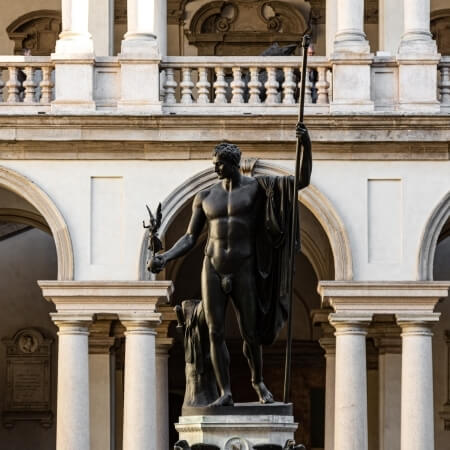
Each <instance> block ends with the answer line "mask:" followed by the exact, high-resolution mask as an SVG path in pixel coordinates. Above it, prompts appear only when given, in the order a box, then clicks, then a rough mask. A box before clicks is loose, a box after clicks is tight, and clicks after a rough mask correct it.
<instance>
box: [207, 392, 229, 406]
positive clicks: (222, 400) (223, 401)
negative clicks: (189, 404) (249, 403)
mask: <svg viewBox="0 0 450 450" xmlns="http://www.w3.org/2000/svg"><path fill="white" fill-rule="evenodd" d="M233 405H234V402H233V397H232V396H231V393H228V394H224V395H222V396H221V397H219V398H218V399H217V400H216V401H214V402H212V403H210V404H209V406H210V407H216V406H233Z"/></svg>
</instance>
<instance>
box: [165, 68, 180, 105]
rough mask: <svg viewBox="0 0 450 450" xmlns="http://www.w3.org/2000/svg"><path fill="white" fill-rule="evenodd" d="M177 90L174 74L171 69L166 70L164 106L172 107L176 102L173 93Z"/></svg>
mask: <svg viewBox="0 0 450 450" xmlns="http://www.w3.org/2000/svg"><path fill="white" fill-rule="evenodd" d="M176 89H177V82H176V81H175V72H174V70H173V69H172V68H167V69H166V79H165V82H164V93H165V98H164V103H165V104H166V105H173V104H175V103H176V102H177V98H176V97H175V92H176Z"/></svg>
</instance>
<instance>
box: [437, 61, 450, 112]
mask: <svg viewBox="0 0 450 450" xmlns="http://www.w3.org/2000/svg"><path fill="white" fill-rule="evenodd" d="M438 69H439V82H438V88H439V91H438V94H439V99H440V101H441V107H442V108H448V109H450V56H443V57H442V59H441V61H440V63H439V65H438Z"/></svg>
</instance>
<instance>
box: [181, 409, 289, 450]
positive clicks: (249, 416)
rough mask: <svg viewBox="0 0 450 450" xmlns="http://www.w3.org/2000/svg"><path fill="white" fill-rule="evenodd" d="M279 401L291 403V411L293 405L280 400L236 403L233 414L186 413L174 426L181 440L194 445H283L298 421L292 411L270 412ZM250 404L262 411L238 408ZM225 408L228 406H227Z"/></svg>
mask: <svg viewBox="0 0 450 450" xmlns="http://www.w3.org/2000/svg"><path fill="white" fill-rule="evenodd" d="M276 405H278V406H279V405H282V406H284V407H287V406H291V408H290V409H291V411H292V405H285V404H280V403H275V404H272V405H260V404H259V403H245V404H244V403H242V404H239V403H237V404H235V406H234V407H230V409H232V410H234V411H236V412H235V413H234V414H226V413H224V414H222V413H221V414H217V415H206V414H202V413H201V414H200V415H191V416H186V415H184V416H181V417H180V419H179V422H178V423H177V424H175V428H176V429H177V431H178V432H179V436H180V440H185V441H187V442H188V444H189V445H190V446H191V447H192V446H193V445H195V444H209V445H216V446H217V447H219V448H220V449H225V450H232V449H234V448H240V449H242V450H250V449H253V448H254V446H255V445H261V444H272V445H280V446H281V447H283V448H284V446H285V444H286V441H288V440H291V439H292V440H293V439H294V432H295V431H296V430H297V427H298V424H297V423H295V422H294V417H293V416H292V415H291V414H292V412H291V413H290V414H288V415H278V414H274V413H272V412H270V410H271V408H273V407H274V406H276ZM249 406H254V408H255V409H258V410H261V411H259V412H258V411H257V412H256V413H254V412H252V413H244V414H241V413H240V412H239V410H240V409H245V408H248V407H249ZM223 408H226V409H228V408H227V407H223ZM223 408H215V409H223ZM191 409H193V408H191ZM200 409H204V408H200ZM209 409H211V408H209ZM262 411H267V413H266V412H263V413H262Z"/></svg>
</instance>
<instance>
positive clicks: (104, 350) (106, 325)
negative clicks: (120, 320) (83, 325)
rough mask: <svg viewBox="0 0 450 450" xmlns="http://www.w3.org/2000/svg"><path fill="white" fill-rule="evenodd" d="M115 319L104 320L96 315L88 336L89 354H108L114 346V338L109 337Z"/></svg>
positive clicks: (103, 317)
mask: <svg viewBox="0 0 450 450" xmlns="http://www.w3.org/2000/svg"><path fill="white" fill-rule="evenodd" d="M114 319H115V317H114V316H113V317H111V318H106V317H105V316H101V315H98V316H97V320H96V321H95V322H94V323H93V324H92V325H91V328H90V335H89V354H91V355H92V354H96V355H101V354H109V353H110V350H111V348H112V347H113V346H114V342H115V340H116V339H115V337H114V336H110V334H111V324H112V321H113V320H114Z"/></svg>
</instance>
